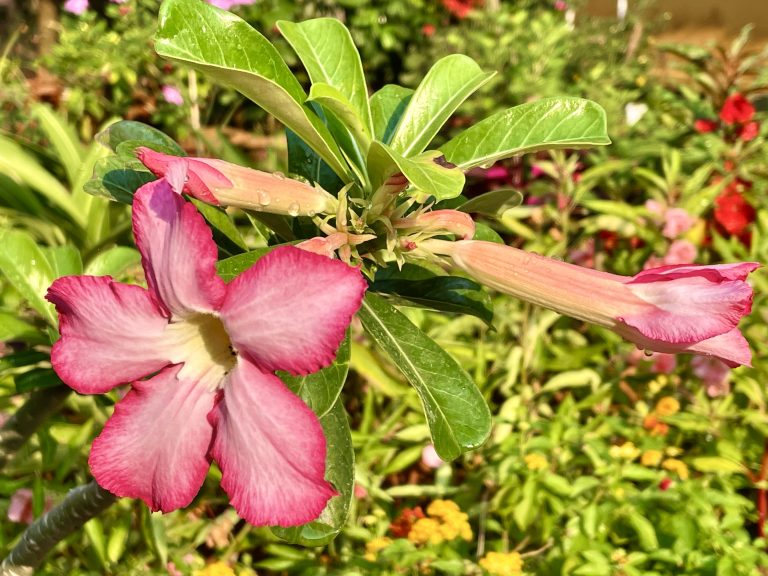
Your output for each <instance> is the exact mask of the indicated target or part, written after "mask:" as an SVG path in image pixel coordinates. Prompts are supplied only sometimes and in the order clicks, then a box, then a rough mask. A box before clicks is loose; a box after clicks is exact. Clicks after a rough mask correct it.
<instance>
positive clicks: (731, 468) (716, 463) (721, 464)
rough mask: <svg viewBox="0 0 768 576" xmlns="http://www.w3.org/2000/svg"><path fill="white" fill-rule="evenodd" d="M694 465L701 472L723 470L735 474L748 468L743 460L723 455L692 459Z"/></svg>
mask: <svg viewBox="0 0 768 576" xmlns="http://www.w3.org/2000/svg"><path fill="white" fill-rule="evenodd" d="M691 466H693V467H694V468H695V469H696V470H698V471H699V472H722V473H724V474H733V473H734V472H740V473H742V474H743V473H745V472H746V468H745V467H744V465H743V464H742V463H741V462H737V461H736V460H731V459H730V458H723V457H722V456H700V457H698V458H693V459H692V460H691Z"/></svg>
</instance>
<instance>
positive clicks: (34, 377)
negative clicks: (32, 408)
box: [14, 368, 64, 394]
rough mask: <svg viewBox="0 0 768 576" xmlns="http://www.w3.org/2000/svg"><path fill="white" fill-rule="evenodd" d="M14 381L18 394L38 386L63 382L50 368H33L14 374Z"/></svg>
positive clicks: (57, 384)
mask: <svg viewBox="0 0 768 576" xmlns="http://www.w3.org/2000/svg"><path fill="white" fill-rule="evenodd" d="M14 383H15V384H16V392H18V393H19V394H21V393H23V392H29V391H30V390H38V389H40V388H53V387H54V386H64V382H62V381H61V379H60V378H59V377H58V376H57V375H56V372H54V371H53V370H51V369H50V368H33V369H32V370H29V371H27V372H24V373H22V374H19V375H18V376H16V377H15V378H14Z"/></svg>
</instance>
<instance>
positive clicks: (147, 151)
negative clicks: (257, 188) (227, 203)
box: [136, 146, 233, 205]
mask: <svg viewBox="0 0 768 576" xmlns="http://www.w3.org/2000/svg"><path fill="white" fill-rule="evenodd" d="M136 156H137V157H138V159H139V161H140V162H141V163H142V164H144V166H146V167H147V168H149V169H150V171H151V172H152V173H153V174H154V175H155V176H157V177H159V178H162V177H164V176H165V175H166V173H167V172H168V170H169V169H170V168H171V166H173V165H174V164H176V163H179V162H182V163H184V164H186V165H187V180H186V182H185V183H184V188H185V192H187V193H188V194H190V195H192V196H194V197H195V198H199V199H200V200H202V201H203V202H207V203H208V204H213V205H217V204H218V203H219V202H218V200H216V197H215V196H214V195H213V192H211V190H210V188H209V187H208V184H207V183H211V184H213V185H218V186H221V187H223V188H231V187H232V186H233V184H232V182H231V181H230V180H229V179H228V178H227V177H226V176H224V174H222V173H221V172H219V171H218V170H216V169H215V168H211V167H210V166H208V165H206V164H201V165H198V163H194V168H193V167H192V166H190V161H192V162H194V159H191V158H184V157H180V156H171V155H169V154H163V153H162V152H156V151H154V150H152V149H151V148H146V147H143V146H142V147H139V148H136ZM177 192H178V193H179V194H181V190H177Z"/></svg>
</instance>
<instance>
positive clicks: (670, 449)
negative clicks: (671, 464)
mask: <svg viewBox="0 0 768 576" xmlns="http://www.w3.org/2000/svg"><path fill="white" fill-rule="evenodd" d="M682 453H683V450H682V449H681V448H678V447H677V446H667V448H666V449H665V450H664V454H666V455H667V456H669V457H670V458H674V457H675V456H680V454H682Z"/></svg>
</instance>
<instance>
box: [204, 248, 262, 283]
mask: <svg viewBox="0 0 768 576" xmlns="http://www.w3.org/2000/svg"><path fill="white" fill-rule="evenodd" d="M274 248H277V246H269V247H267V248H256V249H255V250H251V251H250V252H245V253H243V254H238V255H237V256H232V257H231V258H225V259H224V260H219V261H218V262H216V273H217V274H218V275H219V276H221V278H222V279H223V280H224V282H231V281H232V280H234V279H235V278H237V277H238V276H239V275H240V274H242V273H243V272H245V271H246V270H248V268H250V267H251V266H253V265H254V264H256V261H257V260H258V259H259V258H261V257H262V256H264V254H266V253H267V252H270V251H271V250H273V249H274Z"/></svg>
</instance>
